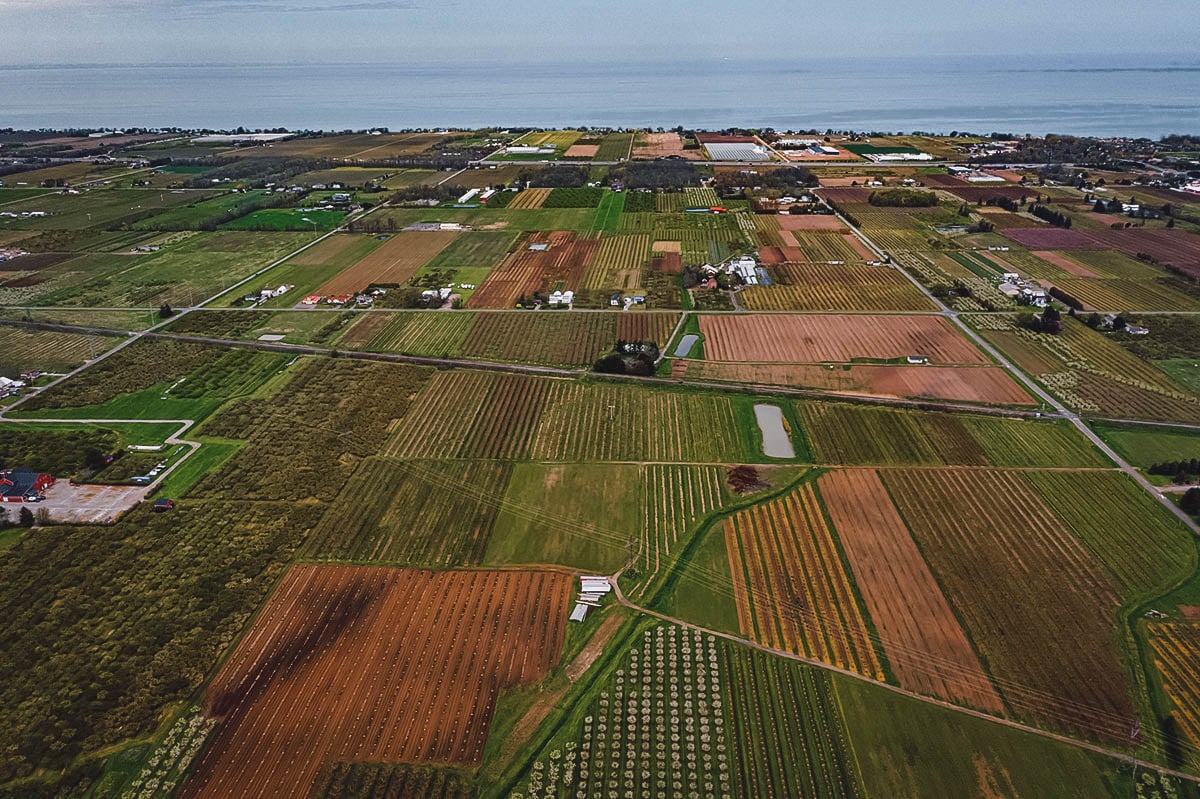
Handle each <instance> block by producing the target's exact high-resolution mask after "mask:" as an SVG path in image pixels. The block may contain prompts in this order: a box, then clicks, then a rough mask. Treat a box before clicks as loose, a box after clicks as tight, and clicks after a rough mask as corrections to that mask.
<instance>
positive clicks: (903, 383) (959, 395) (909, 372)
mask: <svg viewBox="0 0 1200 799" xmlns="http://www.w3.org/2000/svg"><path fill="white" fill-rule="evenodd" d="M686 366H687V376H688V377H690V378H695V379H700V380H719V381H723V382H730V383H750V384H754V385H770V386H789V387H793V388H814V389H820V390H823V391H836V392H840V393H845V394H858V395H862V396H869V397H899V398H903V399H940V400H952V401H954V402H971V403H978V404H981V405H1027V406H1028V405H1036V404H1037V401H1036V400H1035V399H1034V398H1033V397H1032V396H1031V395H1030V394H1028V393H1027V392H1026V391H1025V390H1024V389H1023V388H1021V385H1020V384H1019V383H1017V381H1016V380H1014V379H1013V378H1012V376H1011V375H1009V374H1008V372H1006V371H1004V369H1002V368H1000V367H998V366H892V365H876V364H853V365H846V366H833V365H825V364H796V363H730V362H723V361H698V360H693V361H688V362H687V364H686Z"/></svg>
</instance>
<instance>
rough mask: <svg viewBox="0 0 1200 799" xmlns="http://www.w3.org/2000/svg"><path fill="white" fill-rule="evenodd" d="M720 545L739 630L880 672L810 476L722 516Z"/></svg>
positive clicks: (867, 671)
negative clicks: (768, 498) (789, 490)
mask: <svg viewBox="0 0 1200 799" xmlns="http://www.w3.org/2000/svg"><path fill="white" fill-rule="evenodd" d="M725 548H726V550H727V552H728V555H729V568H730V572H731V573H732V575H733V590H734V599H735V600H736V602H737V609H738V620H739V626H740V628H741V631H742V634H743V635H746V636H749V637H750V638H753V639H754V640H755V641H758V642H760V643H763V644H766V645H767V646H770V647H773V648H776V649H783V650H785V651H788V652H793V653H795V654H798V655H805V656H806V657H811V658H815V659H817V660H821V661H824V662H826V663H830V664H833V665H835V666H838V667H839V668H844V669H851V670H853V671H857V672H859V673H860V674H864V675H866V676H868V677H871V678H873V679H877V680H882V679H883V676H884V675H883V667H882V665H881V664H880V661H879V658H878V656H877V655H876V653H875V649H874V646H873V644H872V642H871V637H870V632H869V630H868V628H867V623H866V620H865V618H864V615H863V613H862V611H861V610H860V609H859V606H858V601H857V600H856V599H855V596H854V590H853V588H852V587H851V583H850V579H849V577H848V576H847V574H846V572H845V570H844V569H843V568H842V562H841V559H840V556H839V555H838V551H837V545H836V544H835V542H834V537H833V533H832V531H831V530H830V529H829V526H828V524H826V522H825V517H824V516H823V514H822V512H821V506H820V502H819V500H818V499H817V494H816V491H814V490H813V487H812V484H811V483H805V484H803V485H801V486H800V487H799V488H797V489H796V490H795V491H793V492H792V493H790V494H788V495H787V496H785V497H782V498H780V499H777V500H774V501H772V502H768V503H765V504H761V505H756V506H754V507H752V508H749V509H747V510H744V511H739V512H738V513H735V514H734V515H733V516H730V517H729V518H728V519H726V520H725Z"/></svg>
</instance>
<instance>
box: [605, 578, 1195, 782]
mask: <svg viewBox="0 0 1200 799" xmlns="http://www.w3.org/2000/svg"><path fill="white" fill-rule="evenodd" d="M621 571H624V569H622V570H621ZM621 571H618V572H617V573H616V574H614V575H612V576H610V577H609V578H608V582H609V584H610V585H612V587H613V593H614V594H615V595H616V598H617V602H619V603H620V604H621V605H623V606H625V607H627V608H629V609H630V610H633V611H635V612H637V613H642V614H644V615H646V616H651V617H653V618H656V619H660V620H662V621H665V622H669V623H671V624H675V625H678V626H680V627H683V628H685V629H688V630H695V631H697V632H701V633H705V634H707V635H711V636H714V637H716V638H723V639H725V640H726V641H732V642H733V643H736V644H740V645H742V646H748V647H750V648H752V649H757V650H759V651H760V652H765V653H767V654H769V655H774V656H775V657H780V658H785V659H787V660H794V661H797V662H799V663H804V664H807V665H809V666H813V667H815V668H818V669H824V670H825V671H831V672H834V673H836V674H840V675H842V676H843V677H848V678H850V679H853V680H859V681H860V682H866V683H870V684H871V685H874V686H876V687H878V688H882V689H884V690H887V691H891V692H892V693H896V694H900V695H902V696H907V697H909V698H910V699H915V700H917V701H920V702H924V703H925V704H927V705H935V706H937V707H940V708H943V709H945V710H950V711H953V712H955V713H961V714H963V715H966V716H973V717H975V718H977V719H982V720H983V721H988V722H991V723H993V724H999V725H1001V726H1003V727H1008V728H1010V729H1014V730H1020V731H1021V732H1026V733H1029V734H1030V735H1037V736H1040V737H1042V738H1047V739H1049V740H1052V741H1058V742H1059V743H1064V744H1067V745H1069V746H1074V747H1077V748H1079V749H1087V750H1088V751H1091V752H1096V753H1098V754H1101V755H1105V756H1107V757H1111V758H1115V759H1117V760H1120V761H1122V762H1124V763H1127V764H1129V765H1131V766H1137V767H1138V768H1145V769H1149V770H1151V771H1157V772H1160V773H1163V774H1169V775H1171V776H1172V777H1176V778H1178V779H1181V780H1186V781H1187V782H1192V783H1200V777H1197V776H1196V775H1194V774H1188V773H1187V772H1184V771H1176V770H1174V769H1169V768H1166V767H1165V766H1160V765H1158V764H1156V763H1151V762H1150V761H1148V760H1142V759H1140V758H1137V757H1134V756H1133V755H1129V754H1126V753H1125V752H1118V751H1116V750H1113V749H1106V748H1105V747H1103V746H1100V745H1098V744H1092V743H1088V742H1087V741H1081V740H1078V739H1076V738H1071V737H1070V736H1067V735H1059V734H1058V733H1054V732H1049V731H1047V730H1043V729H1039V728H1037V727H1030V726H1027V725H1025V724H1021V723H1020V722H1017V721H1012V720H1010V719H1003V718H997V717H996V716H991V715H988V714H987V713H983V712H981V711H978V710H972V709H971V708H966V707H960V706H959V705H955V704H953V703H951V702H945V701H943V700H941V699H934V698H933V697H930V696H925V695H923V694H918V693H914V692H912V691H907V690H905V689H903V688H900V687H899V686H896V685H888V684H887V683H882V682H878V681H876V680H873V679H871V678H870V677H867V676H865V675H862V674H859V673H858V672H854V671H850V670H849V669H843V668H840V667H838V666H834V665H831V664H829V663H825V662H823V661H820V660H813V659H811V658H806V657H803V656H801V655H796V654H793V653H792V652H787V651H784V650H782V649H772V648H771V647H769V646H766V645H764V644H760V643H758V642H757V641H751V640H750V639H748V638H742V637H741V636H739V635H734V634H732V633H726V632H721V631H720V630H710V629H708V628H706V627H701V626H700V625H698V624H692V623H691V622H688V621H684V620H683V619H680V618H677V617H675V616H668V615H667V614H665V613H659V612H658V611H655V610H650V609H649V608H644V607H642V606H640V605H637V604H635V603H633V602H631V601H630V600H629V599H627V598H626V597H625V594H624V592H622V591H621V586H620V584H619V582H618V581H619V578H620V576H621Z"/></svg>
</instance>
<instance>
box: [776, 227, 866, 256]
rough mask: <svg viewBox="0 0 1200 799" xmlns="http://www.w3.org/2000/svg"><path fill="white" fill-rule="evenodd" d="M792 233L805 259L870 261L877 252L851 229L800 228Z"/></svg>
mask: <svg viewBox="0 0 1200 799" xmlns="http://www.w3.org/2000/svg"><path fill="white" fill-rule="evenodd" d="M791 235H792V236H793V237H794V238H795V240H796V246H797V247H799V248H800V251H801V252H802V253H803V254H804V258H803V259H802V260H804V261H811V262H816V263H821V262H826V261H869V260H872V259H874V258H875V254H874V253H873V252H871V251H870V250H869V249H867V246H866V245H865V244H863V243H862V242H861V241H859V240H858V238H857V237H855V236H854V235H853V234H851V233H850V232H849V231H846V232H845V233H841V232H837V231H821V230H815V231H814V230H798V231H795V232H793V233H791Z"/></svg>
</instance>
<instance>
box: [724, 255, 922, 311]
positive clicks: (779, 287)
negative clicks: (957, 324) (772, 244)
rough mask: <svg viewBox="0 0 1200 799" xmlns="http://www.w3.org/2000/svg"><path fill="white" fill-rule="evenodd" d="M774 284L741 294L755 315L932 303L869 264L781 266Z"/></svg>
mask: <svg viewBox="0 0 1200 799" xmlns="http://www.w3.org/2000/svg"><path fill="white" fill-rule="evenodd" d="M767 271H768V272H770V273H771V276H772V278H773V282H772V285H770V286H750V287H747V288H745V289H743V290H742V291H741V293H740V294H739V297H740V300H741V303H742V305H744V306H745V307H746V308H748V309H750V310H753V311H929V310H933V309H934V308H935V306H934V304H933V303H932V302H931V301H930V300H929V299H928V298H927V297H925V295H923V294H921V292H920V291H919V290H918V289H917V288H916V287H915V286H914V285H913V284H912V283H910V282H909V281H908V280H907V279H906V278H905V277H904V276H903V275H902V274H900V272H899V271H897V270H896V269H893V268H890V267H885V266H868V265H866V264H842V265H829V264H795V263H781V264H777V265H773V266H770V267H769V268H768V270H767Z"/></svg>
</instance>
